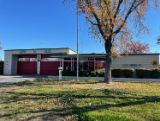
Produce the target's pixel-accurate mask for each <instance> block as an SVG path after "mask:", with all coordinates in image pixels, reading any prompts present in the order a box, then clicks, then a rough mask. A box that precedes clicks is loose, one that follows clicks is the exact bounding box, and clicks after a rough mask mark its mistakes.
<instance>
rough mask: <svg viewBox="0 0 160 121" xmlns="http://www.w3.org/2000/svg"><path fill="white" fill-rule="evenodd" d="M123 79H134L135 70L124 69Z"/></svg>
mask: <svg viewBox="0 0 160 121" xmlns="http://www.w3.org/2000/svg"><path fill="white" fill-rule="evenodd" d="M122 74H123V77H126V78H129V77H133V75H134V69H122Z"/></svg>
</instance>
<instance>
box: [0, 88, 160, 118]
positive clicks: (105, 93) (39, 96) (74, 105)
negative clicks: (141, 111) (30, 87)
mask: <svg viewBox="0 0 160 121" xmlns="http://www.w3.org/2000/svg"><path fill="white" fill-rule="evenodd" d="M8 94H9V95H11V96H9V97H5V98H2V101H1V102H2V103H3V104H5V105H10V104H11V103H17V102H19V101H25V100H31V101H35V102H36V101H38V100H43V99H56V100H58V101H59V103H61V105H62V107H63V108H59V109H51V110H47V109H43V110H35V111H34V110H31V111H29V112H27V111H26V112H18V113H10V114H4V115H0V118H5V117H10V116H12V115H20V114H25V113H31V114H38V115H33V116H31V117H29V118H28V119H25V121H30V120H33V119H37V118H41V120H44V121H45V120H48V119H47V118H49V119H50V120H52V119H55V118H63V117H67V116H73V115H77V116H78V117H79V116H81V115H82V114H83V113H86V112H89V111H96V110H102V109H109V108H112V107H117V108H121V107H126V106H135V105H143V104H145V103H155V102H160V97H159V96H137V95H134V94H129V93H128V92H125V91H123V90H115V89H114V90H113V89H97V90H94V91H93V90H87V89H85V90H77V91H57V92H53V93H45V92H44V93H38V92H35V93H25V92H23V93H18V92H8ZM84 99H89V101H88V102H87V103H86V104H85V105H83V106H79V105H80V102H81V101H82V100H84ZM95 99H96V100H103V102H101V103H98V104H97V103H94V101H93V100H95ZM113 99H114V100H115V99H118V100H121V101H120V102H116V103H115V102H114V103H110V102H109V100H113ZM90 101H91V103H89V102H90ZM92 101H93V102H92ZM107 101H108V102H107ZM79 118H80V117H79Z"/></svg>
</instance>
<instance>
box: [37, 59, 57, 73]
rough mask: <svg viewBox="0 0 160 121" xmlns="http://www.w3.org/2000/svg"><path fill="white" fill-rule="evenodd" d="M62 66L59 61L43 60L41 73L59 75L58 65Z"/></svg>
mask: <svg viewBox="0 0 160 121" xmlns="http://www.w3.org/2000/svg"><path fill="white" fill-rule="evenodd" d="M59 66H60V62H59V61H54V62H41V65H40V74H41V75H58V74H59V71H58V67H59Z"/></svg>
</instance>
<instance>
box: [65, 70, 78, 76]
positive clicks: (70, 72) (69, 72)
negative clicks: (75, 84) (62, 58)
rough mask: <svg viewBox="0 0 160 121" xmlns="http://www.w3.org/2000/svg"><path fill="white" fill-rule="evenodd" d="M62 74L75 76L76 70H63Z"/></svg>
mask: <svg viewBox="0 0 160 121" xmlns="http://www.w3.org/2000/svg"><path fill="white" fill-rule="evenodd" d="M62 75H63V76H76V71H63V72H62Z"/></svg>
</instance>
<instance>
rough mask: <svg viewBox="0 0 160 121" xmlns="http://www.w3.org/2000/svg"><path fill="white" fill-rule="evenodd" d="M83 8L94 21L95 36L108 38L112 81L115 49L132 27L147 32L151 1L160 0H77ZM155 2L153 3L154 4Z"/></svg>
mask: <svg viewBox="0 0 160 121" xmlns="http://www.w3.org/2000/svg"><path fill="white" fill-rule="evenodd" d="M76 1H77V2H78V4H79V8H80V10H81V11H82V13H84V14H85V15H86V19H87V21H88V22H89V23H90V25H91V26H90V30H91V32H92V33H93V35H94V36H96V37H100V38H101V39H102V40H103V42H104V47H105V52H106V63H105V78H104V81H106V82H107V83H110V82H111V81H112V78H111V64H112V50H113V49H114V47H115V46H120V45H119V43H120V41H124V40H127V39H128V37H129V35H130V31H129V28H130V26H131V25H133V24H134V25H136V27H135V28H132V29H131V30H136V31H137V30H138V29H139V30H140V31H141V32H145V30H146V27H145V25H144V22H143V20H144V15H145V14H146V12H147V8H148V6H149V5H153V2H154V3H155V5H158V2H159V0H76ZM150 3H151V4H150ZM129 25H130V26H129Z"/></svg>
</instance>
